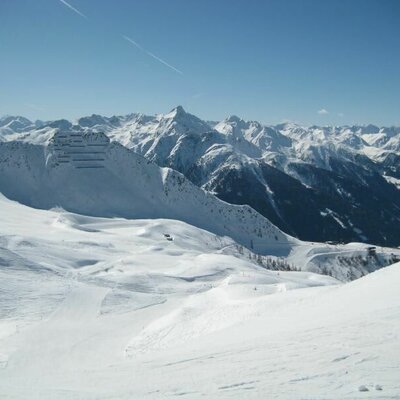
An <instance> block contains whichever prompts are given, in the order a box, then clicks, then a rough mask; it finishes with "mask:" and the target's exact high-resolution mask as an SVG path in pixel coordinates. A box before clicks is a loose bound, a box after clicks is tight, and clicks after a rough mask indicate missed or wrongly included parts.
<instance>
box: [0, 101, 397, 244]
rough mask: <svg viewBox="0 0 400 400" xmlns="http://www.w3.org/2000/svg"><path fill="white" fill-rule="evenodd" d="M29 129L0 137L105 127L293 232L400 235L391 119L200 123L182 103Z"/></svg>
mask: <svg viewBox="0 0 400 400" xmlns="http://www.w3.org/2000/svg"><path fill="white" fill-rule="evenodd" d="M27 129H28V130H27V131H26V130H24V131H22V132H14V133H13V134H10V133H8V134H7V135H5V134H3V135H2V136H1V137H2V138H3V141H12V140H18V141H23V142H28V143H35V144H46V143H49V142H50V140H51V138H52V137H53V135H54V133H55V132H56V130H57V129H63V131H71V132H72V131H75V132H76V131H78V132H82V133H85V132H88V133H89V132H104V133H105V134H106V135H107V136H108V137H109V138H110V139H111V140H112V141H113V142H119V143H121V144H122V145H123V146H125V147H127V148H129V149H131V150H133V151H134V152H136V153H138V154H140V155H142V156H144V157H145V158H146V159H148V160H150V161H152V162H154V163H156V164H158V165H159V166H161V167H170V168H173V169H175V170H177V171H179V172H181V173H182V174H184V175H185V176H186V177H187V178H188V179H189V180H190V181H191V182H192V183H194V184H195V185H197V186H199V187H201V188H203V189H205V190H207V191H209V192H210V193H213V194H215V195H216V196H217V197H219V198H220V199H222V200H224V201H226V202H229V203H232V204H238V205H244V204H247V205H250V206H251V207H252V208H254V209H255V210H257V211H258V212H259V213H261V214H262V215H264V216H265V217H267V218H268V219H269V220H270V221H271V222H272V223H273V224H275V225H276V226H278V227H279V228H280V229H282V230H283V231H285V232H287V233H289V234H290V235H292V236H295V237H298V238H299V239H302V240H309V241H321V240H322V241H327V240H332V241H340V242H347V241H362V242H373V243H376V244H381V245H387V246H398V245H399V244H400V242H399V237H400V223H399V222H400V206H399V204H400V192H399V186H400V151H399V148H400V128H397V127H377V126H374V125H368V126H342V127H337V126H336V127H331V126H322V127H318V126H311V127H304V126H299V125H297V124H294V123H284V124H279V125H274V126H265V125H263V124H261V123H259V122H257V121H244V120H242V119H241V118H239V117H237V116H231V117H228V118H227V119H225V120H224V121H220V122H206V121H202V120H201V119H199V118H197V117H196V116H194V115H192V114H190V113H187V112H186V111H185V110H184V109H183V108H182V107H180V106H179V107H177V108H175V109H173V110H172V111H171V112H169V113H167V114H159V115H156V116H146V115H143V114H129V115H126V116H113V117H103V116H99V115H92V116H89V117H83V118H80V119H78V120H77V121H75V122H72V123H71V122H68V121H65V120H61V121H53V122H47V123H44V124H42V125H41V126H39V127H31V128H27ZM303 205H306V206H305V207H304V206H303Z"/></svg>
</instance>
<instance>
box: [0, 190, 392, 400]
mask: <svg viewBox="0 0 400 400" xmlns="http://www.w3.org/2000/svg"><path fill="white" fill-rule="evenodd" d="M0 221H1V225H0V281H1V292H0V398H4V399H27V398H29V399H41V400H42V399H52V400H53V399H85V400H86V399H89V400H91V399H164V398H176V396H179V397H182V398H188V399H198V398H215V399H217V398H218V399H221V398H222V399H224V398H226V399H230V398H240V399H243V398H246V399H265V398H268V399H274V398H277V399H311V398H312V399H338V398H340V399H364V398H366V399H368V398H369V399H395V398H398V395H399V393H400V384H399V380H398V376H399V367H400V365H399V364H400V347H399V346H398V340H399V336H398V335H399V332H400V329H399V328H400V296H399V295H398V282H399V279H400V264H396V265H393V266H390V267H388V268H384V269H381V270H379V271H377V272H375V273H372V274H370V275H368V276H366V277H363V278H361V279H358V280H356V281H353V282H351V283H348V284H341V283H340V282H339V281H337V280H336V279H334V278H331V277H328V276H323V275H317V274H313V273H310V272H282V271H281V272H279V271H268V270H265V269H263V268H261V267H260V266H259V265H257V264H255V263H253V262H252V261H250V260H249V258H248V257H247V256H246V255H245V254H241V253H240V252H239V251H238V250H237V246H236V245H235V242H234V241H233V240H232V239H230V238H228V237H220V236H217V235H215V234H212V233H210V232H207V231H205V230H202V229H199V228H196V227H194V226H191V225H188V224H187V223H184V222H181V221H176V220H167V219H147V220H143V219H141V220H126V219H122V218H101V217H87V216H82V215H78V214H73V213H69V212H66V211H64V210H62V209H52V210H37V209H32V208H29V207H27V206H24V205H21V204H18V203H16V202H14V201H11V200H8V199H6V198H5V197H3V196H0ZM165 235H169V237H170V239H172V240H168V238H167V237H166V236H165ZM304 246H306V247H305V248H304V249H307V251H306V250H304V251H303V253H304V254H306V255H307V254H308V252H309V250H310V248H309V246H311V244H304ZM307 246H308V247H307ZM297 251H299V252H300V249H298V250H297ZM318 251H320V250H318ZM378 389H379V390H378ZM381 389H382V390H381ZM363 390H368V391H363Z"/></svg>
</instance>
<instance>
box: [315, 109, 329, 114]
mask: <svg viewBox="0 0 400 400" xmlns="http://www.w3.org/2000/svg"><path fill="white" fill-rule="evenodd" d="M318 114H320V115H326V114H329V111H328V110H326V109H325V108H321V109H320V110H318Z"/></svg>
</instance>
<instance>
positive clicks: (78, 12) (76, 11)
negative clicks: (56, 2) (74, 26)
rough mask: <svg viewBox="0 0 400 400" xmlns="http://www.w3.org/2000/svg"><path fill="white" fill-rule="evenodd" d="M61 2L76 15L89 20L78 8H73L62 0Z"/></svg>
mask: <svg viewBox="0 0 400 400" xmlns="http://www.w3.org/2000/svg"><path fill="white" fill-rule="evenodd" d="M60 2H61V3H63V4H64V5H65V6H66V7H68V8H69V9H70V10H72V11H73V12H75V13H76V14H78V15H80V16H81V17H83V18H86V19H88V17H87V16H86V15H85V14H83V13H81V12H80V11H79V10H78V9H77V8H75V7H73V6H71V4H69V3H67V2H66V1H65V0H60Z"/></svg>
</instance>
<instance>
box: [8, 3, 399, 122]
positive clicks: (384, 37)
mask: <svg viewBox="0 0 400 400" xmlns="http://www.w3.org/2000/svg"><path fill="white" fill-rule="evenodd" d="M67 1H68V3H69V4H70V5H71V6H72V7H74V8H75V10H73V9H71V8H69V7H68V6H67V4H63V3H62V1H60V0H0V54H1V62H0V77H1V81H0V82H1V85H0V115H4V114H18V115H25V116H27V117H29V118H33V119H35V118H40V119H54V118H61V117H66V118H74V117H78V116H82V115H87V114H92V113H99V114H103V115H112V114H126V113H130V112H144V113H148V114H154V113H158V112H167V111H168V110H169V109H171V108H173V107H174V106H176V105H178V104H181V105H183V106H184V108H186V109H187V110H188V111H190V112H192V113H194V114H196V115H199V116H200V117H202V118H206V119H214V120H219V119H222V118H224V117H226V116H227V115H230V114H236V115H239V116H241V117H243V118H245V119H255V120H260V121H262V122H265V123H276V122H280V121H283V120H291V121H296V122H300V123H305V124H314V123H315V124H350V123H365V124H366V123H376V124H380V125H392V124H397V125H400V1H398V0H393V1H391V0H374V1H372V0H264V1H263V0H113V1H111V0H107V1H106V0H67ZM78 12H80V13H81V14H82V15H80V14H79V13H78ZM123 36H127V37H129V38H130V39H131V41H128V40H127V39H126V38H123ZM133 42H136V43H138V44H139V46H140V48H139V47H138V46H136V45H135V44H134V43H133ZM156 57H157V58H158V59H157V58H156ZM163 61H164V62H165V63H167V64H168V65H166V64H164V63H163ZM174 68H175V69H174ZM178 71H180V72H182V73H180V72H178ZM321 110H326V113H324V111H321Z"/></svg>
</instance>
